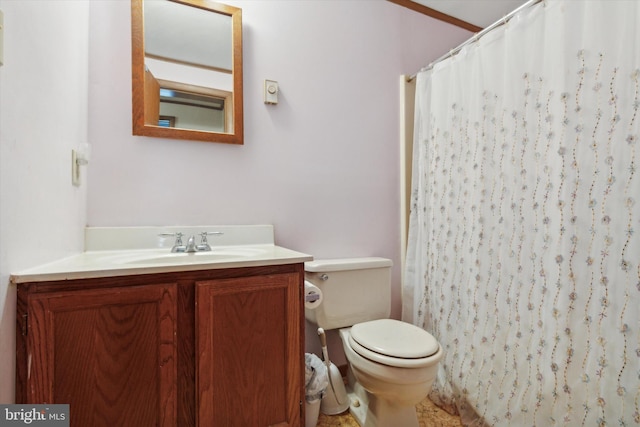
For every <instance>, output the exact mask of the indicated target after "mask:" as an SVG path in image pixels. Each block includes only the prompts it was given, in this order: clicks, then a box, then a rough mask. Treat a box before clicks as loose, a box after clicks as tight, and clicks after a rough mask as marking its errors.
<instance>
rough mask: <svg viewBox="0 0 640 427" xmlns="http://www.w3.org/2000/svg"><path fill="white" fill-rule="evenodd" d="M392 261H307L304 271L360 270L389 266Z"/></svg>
mask: <svg viewBox="0 0 640 427" xmlns="http://www.w3.org/2000/svg"><path fill="white" fill-rule="evenodd" d="M392 265H393V261H391V260H390V259H387V258H378V257H366V258H340V259H324V260H314V261H307V262H305V263H304V269H305V271H308V272H310V273H326V272H330V271H345V270H362V269H365V268H380V267H391V266H392Z"/></svg>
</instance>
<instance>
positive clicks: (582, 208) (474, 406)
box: [404, 0, 640, 426]
mask: <svg viewBox="0 0 640 427" xmlns="http://www.w3.org/2000/svg"><path fill="white" fill-rule="evenodd" d="M417 79H418V81H417V95H416V123H415V133H416V136H415V142H414V169H413V171H414V172H413V174H414V175H413V189H412V202H413V204H412V213H411V220H410V232H409V234H410V236H409V247H408V253H407V263H406V270H405V277H406V280H405V285H404V286H405V288H404V297H405V300H404V304H405V309H406V310H405V313H406V316H405V319H408V320H410V321H412V322H414V323H415V324H418V325H420V326H422V327H424V328H425V329H426V330H427V331H429V332H431V333H432V334H433V335H434V336H435V337H436V338H437V339H438V340H439V341H440V343H441V345H442V346H443V348H444V351H445V356H444V359H443V360H442V362H441V364H440V369H439V372H438V376H437V379H436V382H435V384H434V386H433V391H432V394H431V397H432V399H434V400H435V401H436V402H437V403H439V404H441V405H442V406H444V407H446V408H449V409H451V410H452V411H459V412H460V413H461V414H462V418H463V421H464V422H465V423H466V424H470V425H482V424H487V425H496V426H551V425H565V426H583V425H584V426H605V425H606V426H634V425H640V388H639V386H640V315H639V313H640V304H639V302H640V169H639V168H638V167H639V164H640V141H638V140H639V139H640V130H639V127H640V111H639V110H638V108H639V107H640V1H636V0H630V1H624V0H589V1H576V0H567V1H558V0H547V1H546V2H544V3H539V4H537V5H535V6H532V7H530V8H527V9H526V10H524V11H523V12H522V13H520V14H519V15H517V16H515V17H514V18H513V19H511V20H510V21H509V22H508V23H507V24H506V25H504V26H501V27H499V28H498V29H496V30H493V31H491V32H489V33H488V34H487V35H485V36H483V37H482V38H481V39H480V40H479V41H477V42H475V43H471V44H470V45H468V46H467V47H466V48H464V49H463V50H462V51H461V52H460V53H459V54H457V55H455V56H454V57H453V58H452V59H447V60H445V61H442V62H440V63H438V64H436V65H435V67H434V68H433V69H432V70H427V71H422V72H420V73H419V74H418V77H417Z"/></svg>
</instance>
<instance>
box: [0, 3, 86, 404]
mask: <svg viewBox="0 0 640 427" xmlns="http://www.w3.org/2000/svg"><path fill="white" fill-rule="evenodd" d="M0 10H2V11H3V12H4V65H2V66H0V403H9V402H13V401H14V382H15V379H14V377H15V369H14V367H15V325H16V319H15V313H16V310H15V305H16V292H15V287H14V286H12V285H10V284H9V276H10V274H11V273H12V272H14V271H18V270H22V269H25V268H28V267H32V266H35V265H38V264H42V263H45V262H49V261H52V260H55V259H58V258H62V257H64V256H67V255H69V254H72V253H77V252H79V251H81V250H82V246H83V231H84V224H85V214H86V188H87V187H86V185H82V186H80V187H74V186H72V184H71V150H72V148H76V147H78V145H79V144H80V143H83V142H86V141H87V121H88V119H87V104H88V33H89V23H88V18H89V3H88V2H79V1H50V0H31V1H13V0H0ZM83 172H84V171H83Z"/></svg>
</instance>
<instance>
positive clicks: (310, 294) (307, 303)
mask: <svg viewBox="0 0 640 427" xmlns="http://www.w3.org/2000/svg"><path fill="white" fill-rule="evenodd" d="M320 304H322V291H321V290H320V288H318V287H317V286H316V285H314V284H313V283H311V282H308V281H306V280H305V281H304V307H305V308H308V309H310V310H313V309H314V308H318V306H319V305H320Z"/></svg>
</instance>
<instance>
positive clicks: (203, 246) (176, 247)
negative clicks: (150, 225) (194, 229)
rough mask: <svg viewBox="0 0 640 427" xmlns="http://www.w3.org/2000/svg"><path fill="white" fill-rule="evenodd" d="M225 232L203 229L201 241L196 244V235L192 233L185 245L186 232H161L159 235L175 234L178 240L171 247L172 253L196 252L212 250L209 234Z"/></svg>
mask: <svg viewBox="0 0 640 427" xmlns="http://www.w3.org/2000/svg"><path fill="white" fill-rule="evenodd" d="M221 234H224V233H223V232H221V231H203V232H202V233H200V243H199V244H196V237H195V235H191V236H190V237H189V239H188V240H187V244H186V245H185V244H184V243H182V237H183V236H184V234H182V233H180V232H177V233H160V234H159V236H175V238H176V241H175V242H174V244H173V247H172V248H171V252H172V253H176V252H177V253H184V252H186V253H194V252H203V251H210V250H211V246H210V245H209V242H207V236H209V235H221Z"/></svg>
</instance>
